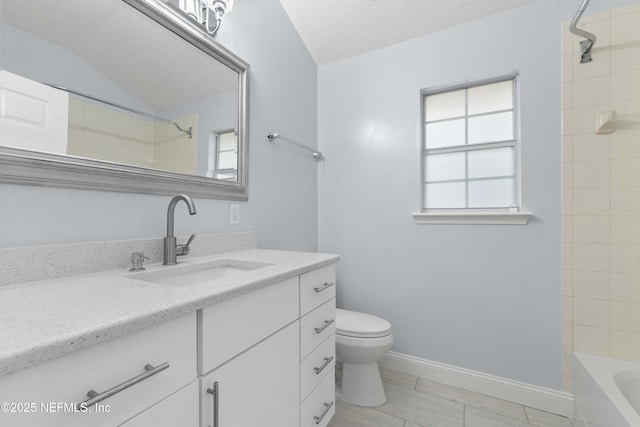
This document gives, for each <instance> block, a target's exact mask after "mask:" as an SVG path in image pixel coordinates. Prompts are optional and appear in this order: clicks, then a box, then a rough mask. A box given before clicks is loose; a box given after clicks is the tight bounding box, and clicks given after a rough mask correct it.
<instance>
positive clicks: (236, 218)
mask: <svg viewBox="0 0 640 427" xmlns="http://www.w3.org/2000/svg"><path fill="white" fill-rule="evenodd" d="M229 224H240V205H239V204H237V203H229Z"/></svg>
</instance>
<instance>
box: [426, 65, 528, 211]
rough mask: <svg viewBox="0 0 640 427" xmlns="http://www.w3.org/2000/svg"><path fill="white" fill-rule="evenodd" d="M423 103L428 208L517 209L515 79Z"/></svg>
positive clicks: (444, 93) (434, 95) (431, 97)
mask: <svg viewBox="0 0 640 427" xmlns="http://www.w3.org/2000/svg"><path fill="white" fill-rule="evenodd" d="M423 101H424V104H423V106H424V124H425V127H424V133H423V148H424V156H425V157H424V162H423V169H424V170H423V189H424V192H423V210H426V211H429V210H441V209H455V210H457V209H506V208H511V207H514V206H517V205H518V193H517V188H518V182H517V177H518V170H517V151H518V141H517V135H518V131H517V114H516V79H515V77H509V78H508V79H502V80H500V81H492V82H489V83H482V84H477V85H469V86H466V87H463V88H460V87H458V88H455V89H453V90H450V91H440V92H437V93H426V94H424V95H423Z"/></svg>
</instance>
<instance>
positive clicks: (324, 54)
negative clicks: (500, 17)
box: [280, 0, 534, 65]
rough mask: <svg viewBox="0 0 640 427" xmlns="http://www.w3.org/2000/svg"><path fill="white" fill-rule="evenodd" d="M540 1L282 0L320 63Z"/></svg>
mask: <svg viewBox="0 0 640 427" xmlns="http://www.w3.org/2000/svg"><path fill="white" fill-rule="evenodd" d="M531 1H534V0H347V1H345V0H322V1H320V0H280V3H282V6H283V7H284V9H285V10H286V11H287V14H288V15H289V18H290V19H291V21H292V22H293V25H294V26H295V27H296V30H297V31H298V33H299V34H300V37H301V38H302V40H303V41H304V43H305V45H306V46H307V49H309V52H311V56H312V57H313V59H314V60H315V61H316V63H317V64H318V65H322V64H327V63H329V62H334V61H338V60H340V59H344V58H348V57H351V56H355V55H359V54H361V53H365V52H368V51H371V50H375V49H379V48H381V47H384V46H389V45H392V44H395V43H399V42H402V41H405V40H409V39H412V38H415V37H419V36H422V35H425V34H427V33H431V32H434V31H438V30H441V29H443V28H447V27H452V26H454V25H459V24H462V23H464V22H468V21H472V20H474V19H478V18H480V17H483V16H487V15H492V14H495V13H499V12H502V11H504V10H507V9H510V8H513V7H517V6H521V5H524V4H527V3H530V2H531Z"/></svg>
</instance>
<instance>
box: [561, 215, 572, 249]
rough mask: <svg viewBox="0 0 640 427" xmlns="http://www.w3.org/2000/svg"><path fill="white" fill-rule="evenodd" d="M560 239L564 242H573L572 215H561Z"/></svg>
mask: <svg viewBox="0 0 640 427" xmlns="http://www.w3.org/2000/svg"><path fill="white" fill-rule="evenodd" d="M562 241H563V242H564V243H570V242H573V217H572V216H569V215H563V216H562Z"/></svg>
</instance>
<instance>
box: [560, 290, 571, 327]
mask: <svg viewBox="0 0 640 427" xmlns="http://www.w3.org/2000/svg"><path fill="white" fill-rule="evenodd" d="M562 321H563V322H565V323H569V324H572V323H573V297H566V296H565V297H562Z"/></svg>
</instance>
